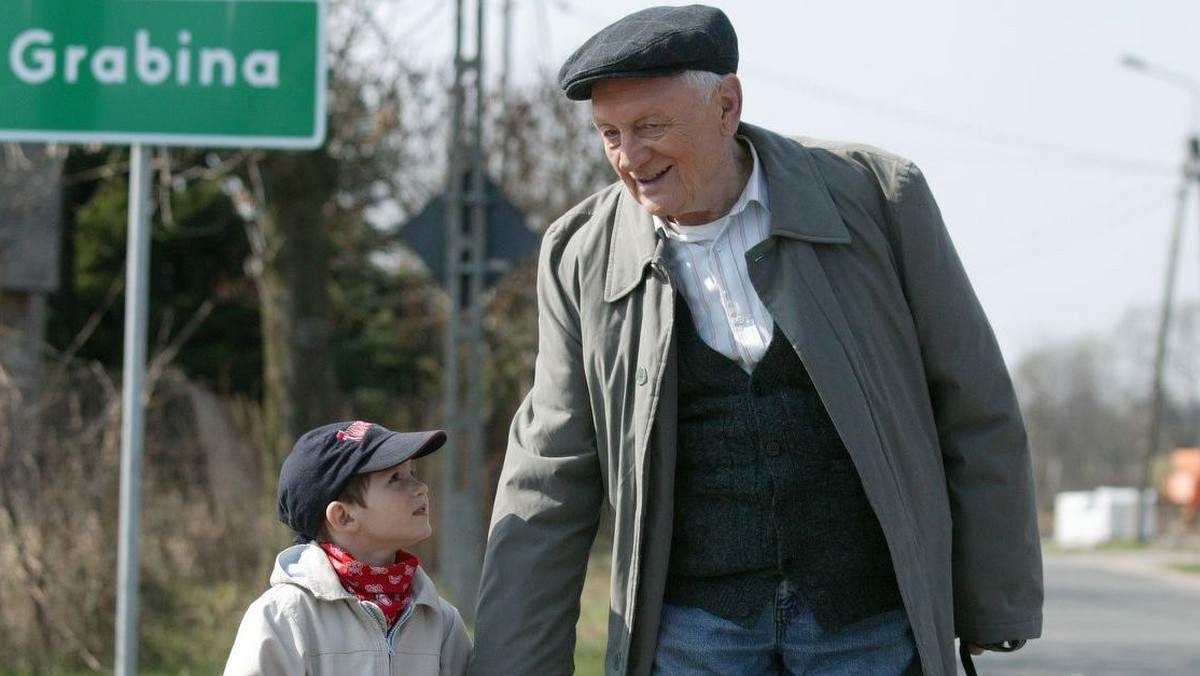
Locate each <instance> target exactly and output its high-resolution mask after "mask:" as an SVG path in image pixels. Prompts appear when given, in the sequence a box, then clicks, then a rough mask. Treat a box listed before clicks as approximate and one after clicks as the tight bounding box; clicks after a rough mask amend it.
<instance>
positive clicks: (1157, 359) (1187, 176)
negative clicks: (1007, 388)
mask: <svg viewBox="0 0 1200 676" xmlns="http://www.w3.org/2000/svg"><path fill="white" fill-rule="evenodd" d="M1121 65H1123V66H1125V67H1127V68H1131V69H1133V70H1136V71H1138V72H1141V73H1144V74H1146V75H1149V76H1151V77H1155V78H1157V79H1159V80H1163V81H1165V82H1170V83H1171V84H1174V85H1177V86H1181V87H1183V88H1185V89H1186V90H1187V91H1188V93H1189V95H1190V99H1191V109H1192V110H1191V129H1190V132H1189V134H1188V137H1187V144H1186V145H1187V156H1186V157H1187V159H1186V160H1185V161H1184V164H1183V167H1182V173H1181V177H1180V183H1179V191H1178V193H1177V194H1176V195H1177V196H1176V200H1175V222H1174V225H1173V227H1172V229H1171V243H1170V246H1169V248H1168V249H1167V276H1166V283H1165V285H1164V287H1163V299H1162V309H1161V312H1160V315H1159V324H1158V338H1157V340H1156V343H1155V350H1154V376H1153V378H1152V384H1151V397H1150V401H1151V404H1150V421H1149V427H1148V430H1147V439H1146V447H1145V449H1144V450H1143V455H1142V463H1141V477H1140V482H1139V486H1138V495H1137V501H1136V503H1135V505H1136V507H1135V510H1134V514H1135V518H1136V519H1137V521H1136V522H1135V527H1136V528H1137V536H1138V537H1137V539H1138V541H1139V542H1144V541H1145V540H1146V539H1147V538H1148V537H1149V533H1147V532H1146V529H1145V520H1146V518H1145V509H1146V505H1145V503H1144V495H1145V493H1146V490H1147V489H1148V488H1149V484H1150V477H1151V474H1152V473H1153V472H1152V469H1153V465H1154V456H1155V454H1156V453H1157V452H1158V445H1159V438H1160V435H1161V429H1160V420H1161V418H1162V408H1163V398H1164V393H1163V371H1164V370H1165V367H1166V359H1167V336H1168V333H1169V330H1170V327H1171V313H1172V308H1173V301H1174V297H1175V277H1176V271H1177V270H1178V268H1179V250H1180V245H1179V244H1180V240H1181V239H1182V237H1183V221H1184V216H1185V214H1186V212H1187V194H1188V190H1189V188H1190V187H1191V186H1192V184H1193V183H1195V184H1196V185H1197V186H1200V84H1198V83H1197V82H1196V81H1195V80H1193V79H1192V78H1190V77H1188V76H1186V75H1183V74H1181V73H1178V72H1175V71H1173V70H1169V69H1166V68H1162V67H1161V66H1157V65H1154V64H1151V63H1148V62H1146V61H1144V60H1143V59H1140V58H1138V57H1136V56H1133V55H1131V54H1126V55H1125V56H1123V57H1122V58H1121Z"/></svg>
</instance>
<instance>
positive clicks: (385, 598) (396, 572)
mask: <svg viewBox="0 0 1200 676" xmlns="http://www.w3.org/2000/svg"><path fill="white" fill-rule="evenodd" d="M319 544H320V545H321V549H324V550H325V554H326V555H327V556H328V557H329V563H331V564H333V569H334V571H336V572H337V575H338V579H340V580H341V581H342V586H343V587H345V588H346V591H348V592H350V593H351V594H354V595H355V596H357V597H358V598H359V599H361V600H363V601H370V602H372V603H374V604H375V605H377V606H379V609H380V610H382V611H383V615H384V617H385V618H387V626H388V627H389V628H390V627H391V626H392V624H394V623H395V622H396V618H398V617H400V613H401V611H403V610H404V609H405V608H406V607H407V606H408V603H409V601H411V600H412V580H413V575H414V574H415V573H416V572H417V563H418V561H417V557H416V556H414V555H412V554H409V553H408V552H406V551H404V550H403V549H401V550H400V551H398V552H396V562H395V563H392V564H389V565H386V566H368V565H367V564H365V563H363V562H361V561H357V560H355V559H354V557H353V556H350V554H349V553H348V552H347V551H346V550H344V549H342V548H341V547H339V546H337V545H335V544H333V543H332V542H321V543H319Z"/></svg>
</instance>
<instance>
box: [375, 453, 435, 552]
mask: <svg viewBox="0 0 1200 676" xmlns="http://www.w3.org/2000/svg"><path fill="white" fill-rule="evenodd" d="M368 476H369V480H368V484H367V490H366V496H365V500H364V502H365V503H366V506H364V507H358V508H357V512H358V518H359V520H360V521H361V529H360V531H359V535H360V536H361V537H362V538H364V540H365V541H364V543H363V544H365V545H367V546H369V547H371V548H372V549H390V550H391V551H393V552H394V551H395V550H397V549H403V548H405V547H410V546H412V545H414V544H416V543H418V542H420V541H422V540H424V539H425V538H427V537H429V536H430V534H432V533H433V527H432V526H431V525H430V523H429V487H428V486H426V485H425V482H423V481H421V480H420V479H418V478H417V476H416V472H415V467H414V465H413V461H412V460H406V461H405V462H402V463H400V464H399V465H393V466H392V467H389V468H387V469H382V470H379V471H378V472H371V474H370V475H368Z"/></svg>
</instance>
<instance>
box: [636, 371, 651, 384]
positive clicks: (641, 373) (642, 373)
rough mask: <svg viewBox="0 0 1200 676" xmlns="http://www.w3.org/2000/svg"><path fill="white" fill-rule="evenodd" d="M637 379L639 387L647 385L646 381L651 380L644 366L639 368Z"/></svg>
mask: <svg viewBox="0 0 1200 676" xmlns="http://www.w3.org/2000/svg"><path fill="white" fill-rule="evenodd" d="M636 377H637V384H638V385H645V384H646V381H647V380H649V379H650V376H648V375H647V374H646V368H645V367H643V366H639V367H638V370H637V376H636Z"/></svg>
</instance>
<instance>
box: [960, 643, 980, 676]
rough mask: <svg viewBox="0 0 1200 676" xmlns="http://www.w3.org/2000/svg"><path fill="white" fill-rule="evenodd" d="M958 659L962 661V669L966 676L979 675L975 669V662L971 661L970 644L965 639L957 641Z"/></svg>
mask: <svg viewBox="0 0 1200 676" xmlns="http://www.w3.org/2000/svg"><path fill="white" fill-rule="evenodd" d="M958 659H959V660H960V661H961V662H962V665H963V671H965V672H966V673H967V676H979V672H977V671H975V662H973V661H971V645H970V644H969V643H967V642H966V641H959V642H958Z"/></svg>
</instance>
